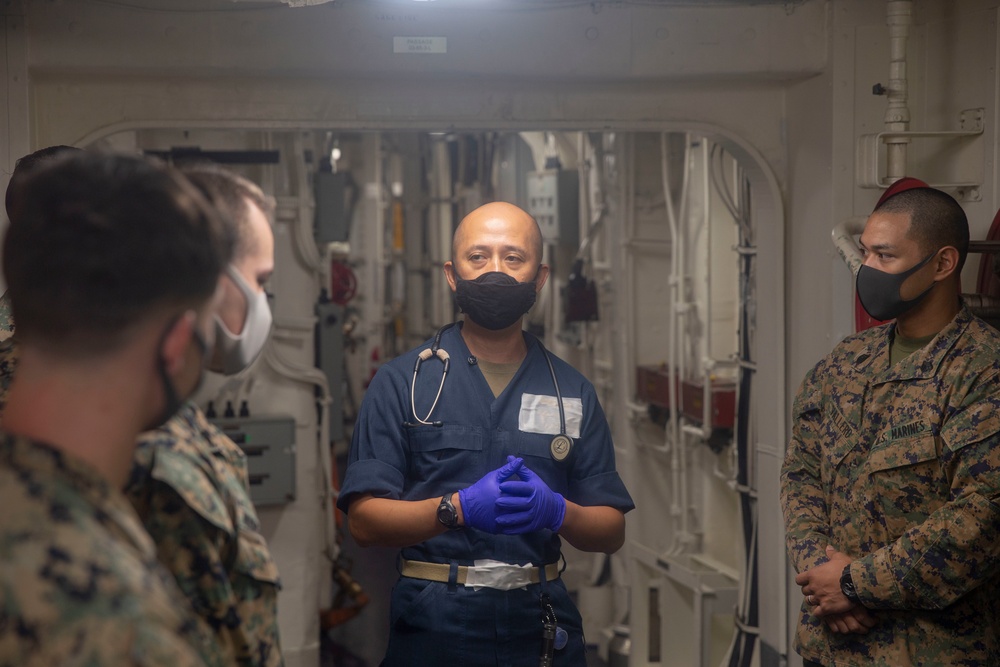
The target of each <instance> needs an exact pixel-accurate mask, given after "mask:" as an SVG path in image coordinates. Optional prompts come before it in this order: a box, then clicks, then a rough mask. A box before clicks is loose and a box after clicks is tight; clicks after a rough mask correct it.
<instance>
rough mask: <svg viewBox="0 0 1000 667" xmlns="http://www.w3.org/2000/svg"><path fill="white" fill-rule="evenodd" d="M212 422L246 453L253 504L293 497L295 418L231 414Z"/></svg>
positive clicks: (271, 502)
mask: <svg viewBox="0 0 1000 667" xmlns="http://www.w3.org/2000/svg"><path fill="white" fill-rule="evenodd" d="M211 422H212V423H213V424H215V425H216V426H218V427H219V429H221V430H222V432H223V433H225V434H226V435H227V436H229V438H230V439H231V440H232V441H233V442H235V443H236V444H237V445H239V447H240V449H242V450H243V452H244V453H245V454H246V455H247V469H248V473H249V477H250V499H251V500H252V501H253V502H254V505H258V506H261V505H280V504H283V503H289V502H291V501H293V500H295V419H293V418H292V417H283V416H281V417H277V416H276V417H234V418H223V419H212V420H211Z"/></svg>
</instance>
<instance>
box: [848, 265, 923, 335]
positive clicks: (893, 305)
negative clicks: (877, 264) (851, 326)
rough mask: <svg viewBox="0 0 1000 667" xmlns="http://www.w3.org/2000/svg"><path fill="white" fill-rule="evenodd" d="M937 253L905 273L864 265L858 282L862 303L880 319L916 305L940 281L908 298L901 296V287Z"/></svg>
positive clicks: (894, 316) (894, 315)
mask: <svg viewBox="0 0 1000 667" xmlns="http://www.w3.org/2000/svg"><path fill="white" fill-rule="evenodd" d="M935 255H937V252H932V253H931V254H930V255H928V256H927V257H926V258H925V259H924V260H923V261H922V262H919V263H918V264H917V265H916V266H914V267H912V268H909V269H907V270H906V271H903V272H902V273H886V272H885V271H879V270H878V269H873V268H872V267H870V266H862V267H861V270H859V271H858V277H857V280H856V283H855V285H856V287H857V290H858V298H859V299H860V300H861V305H862V306H864V309H865V310H866V311H867V312H868V314H869V315H871V316H872V317H874V318H875V319H876V320H891V319H893V318H896V317H899V316H900V315H902V314H903V313H905V312H906V311H908V310H910V309H911V308H913V307H914V306H916V305H917V304H918V303H920V302H921V301H922V300H923V298H924V297H925V296H927V294H928V293H930V291H931V290H932V289H934V286H935V285H937V282H933V283H931V286H930V287H928V288H927V289H925V290H924V291H923V292H921V293H920V294H918V295H917V296H915V297H914V298H912V299H908V300H907V299H903V297H902V296H900V294H899V290H900V288H901V287H902V286H903V283H904V282H905V281H906V279H907V278H909V277H910V276H912V275H913V274H914V273H916V272H917V271H919V270H920V269H922V268H923V267H924V266H925V265H926V264H927V262H929V261H931V259H932V258H933V257H934V256H935Z"/></svg>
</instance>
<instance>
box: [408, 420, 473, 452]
mask: <svg viewBox="0 0 1000 667" xmlns="http://www.w3.org/2000/svg"><path fill="white" fill-rule="evenodd" d="M406 434H407V435H408V436H409V438H410V449H412V450H413V451H415V452H436V451H438V450H441V449H465V450H470V451H476V452H478V451H482V449H483V434H482V430H481V429H480V428H478V427H475V426H463V425H461V424H444V425H443V426H416V427H412V428H408V429H406Z"/></svg>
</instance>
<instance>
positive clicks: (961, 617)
mask: <svg viewBox="0 0 1000 667" xmlns="http://www.w3.org/2000/svg"><path fill="white" fill-rule="evenodd" d="M892 327H893V325H891V324H888V325H884V326H881V327H878V328H874V329H869V330H867V331H864V332H861V333H859V334H857V335H855V336H853V337H851V338H848V339H847V340H845V341H844V342H842V343H841V344H840V345H838V346H837V347H836V348H835V349H834V350H833V352H832V353H831V354H830V355H828V356H827V357H826V358H825V359H823V360H822V361H820V362H819V363H818V364H817V365H816V367H815V368H813V369H812V371H810V372H809V374H808V375H807V376H806V378H805V380H804V381H803V384H802V387H801V389H800V390H799V394H798V396H797V398H796V400H795V405H794V408H793V419H794V427H793V434H792V440H791V443H790V445H789V448H788V452H787V454H786V458H785V464H784V467H783V470H782V488H781V501H782V508H783V511H784V516H785V527H786V532H787V547H788V552H789V555H790V556H791V559H792V562H793V564H794V566H795V569H796V570H797V571H799V572H802V571H805V570H808V569H810V568H812V567H814V566H816V565H817V564H819V563H822V562H824V561H825V560H826V559H825V555H824V549H825V547H826V546H827V545H828V544H830V545H833V546H834V547H835V548H837V549H838V550H839V551H841V552H844V553H846V554H847V555H848V556H850V557H851V558H854V559H856V560H854V562H853V563H852V565H851V576H852V578H853V580H854V584H855V586H856V587H857V590H858V594H859V596H860V598H861V602H862V604H863V605H864V606H865V607H867V608H868V609H870V610H872V613H873V614H874V615H875V618H876V620H877V622H878V624H877V625H876V626H875V627H874V628H873V629H872V630H870V631H869V633H868V634H866V635H863V634H847V635H840V634H835V633H833V632H831V631H830V630H829V629H828V628H827V626H826V624H825V623H824V622H823V620H822V619H820V618H817V617H815V616H813V615H812V614H811V613H810V612H809V608H808V606H807V605H806V604H805V603H804V602H803V605H802V613H801V617H800V622H799V625H798V632H797V636H796V650H798V652H799V653H800V654H802V656H803V657H805V658H808V659H811V660H815V661H818V662H820V663H821V664H824V665H833V664H836V665H837V666H838V667H841V666H843V667H847V666H854V665H858V666H860V665H865V666H868V665H886V666H892V667H900V666H905V665H984V666H985V665H1000V576H998V574H1000V378H998V373H1000V333H998V332H997V331H995V330H994V329H992V328H990V327H989V326H988V325H986V324H985V323H984V322H983V321H982V320H979V319H978V318H975V317H973V316H972V315H971V314H970V313H969V311H968V310H967V309H966V308H965V307H964V306H963V308H962V309H961V311H960V312H959V314H958V315H957V316H956V317H955V319H954V320H952V321H951V322H950V323H949V324H948V325H947V326H946V327H945V328H944V329H943V330H942V331H941V332H940V333H939V334H938V335H937V336H936V337H935V338H934V339H933V340H932V341H931V342H930V343H928V344H927V346H926V347H924V348H923V349H921V350H919V351H917V352H914V353H913V354H912V355H910V356H909V357H907V358H906V359H903V360H902V361H900V362H898V363H897V364H896V365H895V366H892V367H889V345H890V334H891V332H892Z"/></svg>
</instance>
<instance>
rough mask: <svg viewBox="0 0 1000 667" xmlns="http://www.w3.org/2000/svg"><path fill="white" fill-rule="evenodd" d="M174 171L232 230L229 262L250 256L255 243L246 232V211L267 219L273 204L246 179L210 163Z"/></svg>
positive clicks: (182, 167)
mask: <svg viewBox="0 0 1000 667" xmlns="http://www.w3.org/2000/svg"><path fill="white" fill-rule="evenodd" d="M177 168H178V169H179V170H180V172H181V173H182V174H184V175H185V176H186V177H187V179H188V180H189V181H191V183H192V184H193V185H194V186H195V187H197V188H198V189H199V190H201V192H202V194H204V195H205V197H206V198H207V199H208V201H209V203H211V204H212V205H213V206H215V208H216V209H218V211H219V212H220V213H221V214H222V215H223V216H224V217H225V218H226V222H228V223H230V224H231V225H232V226H233V230H232V233H233V235H234V236H235V238H236V247H235V249H234V251H233V259H240V258H242V257H245V256H246V255H247V254H248V253H250V252H251V251H252V250H253V249H254V243H255V240H256V239H255V238H254V236H253V234H252V233H251V231H250V219H249V215H248V214H249V209H248V208H247V207H248V206H249V205H253V206H256V207H257V208H258V209H260V211H261V212H262V213H263V214H264V215H265V216H267V217H268V218H270V217H271V214H272V213H273V212H274V200H273V199H272V198H270V197H268V196H267V195H265V194H264V191H263V190H261V189H260V186H259V185H257V184H256V183H254V182H253V181H251V180H250V179H248V178H244V177H243V176H240V175H239V174H237V173H235V172H232V171H230V170H228V169H224V168H223V167H220V166H218V165H217V164H215V163H212V162H199V163H193V164H178V165H177Z"/></svg>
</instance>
